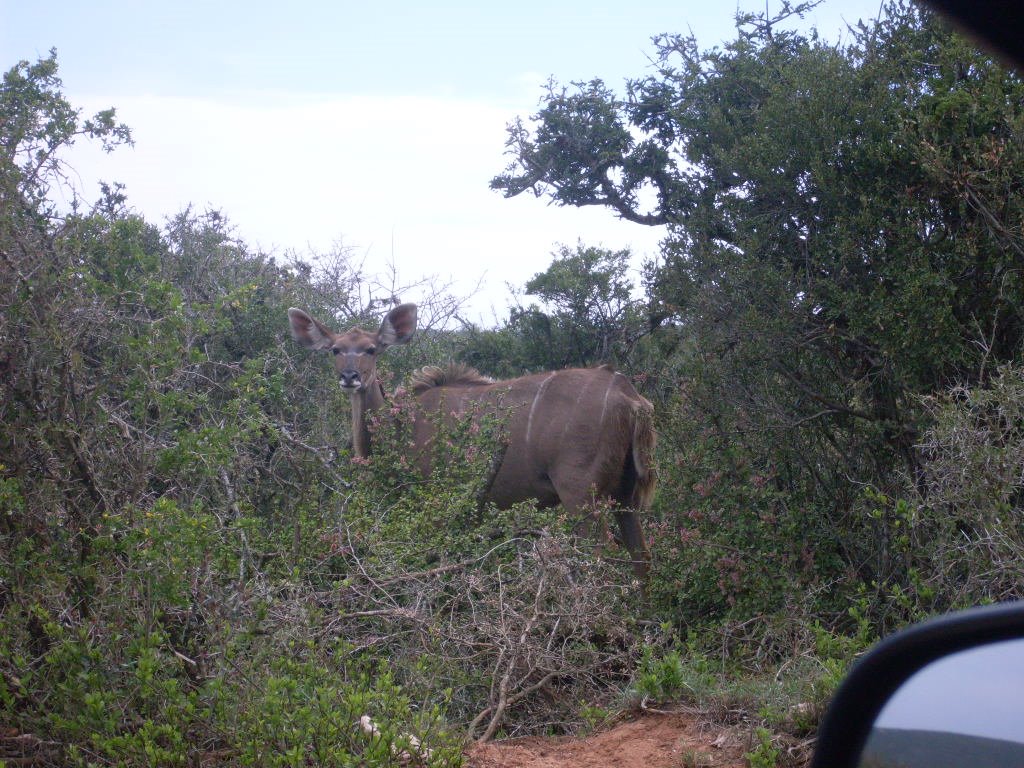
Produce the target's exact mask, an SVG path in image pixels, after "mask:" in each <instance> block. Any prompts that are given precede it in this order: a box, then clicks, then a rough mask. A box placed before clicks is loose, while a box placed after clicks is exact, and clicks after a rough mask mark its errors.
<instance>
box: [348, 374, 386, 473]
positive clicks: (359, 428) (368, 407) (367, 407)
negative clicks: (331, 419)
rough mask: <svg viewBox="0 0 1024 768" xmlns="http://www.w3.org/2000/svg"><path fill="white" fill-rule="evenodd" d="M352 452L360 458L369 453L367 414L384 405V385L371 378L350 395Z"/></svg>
mask: <svg viewBox="0 0 1024 768" xmlns="http://www.w3.org/2000/svg"><path fill="white" fill-rule="evenodd" d="M351 397H352V453H353V454H354V455H355V456H358V457H359V458H361V459H365V458H368V457H369V455H370V427H369V416H370V414H371V413H373V412H374V411H375V410H377V409H378V408H380V407H381V406H382V405H384V402H385V400H386V398H385V396H384V387H383V386H382V385H381V383H380V382H379V381H378V380H377V379H376V377H375V378H374V379H373V381H372V382H370V384H368V385H367V386H366V388H365V389H362V390H360V391H359V392H356V393H355V394H353V395H352V396H351Z"/></svg>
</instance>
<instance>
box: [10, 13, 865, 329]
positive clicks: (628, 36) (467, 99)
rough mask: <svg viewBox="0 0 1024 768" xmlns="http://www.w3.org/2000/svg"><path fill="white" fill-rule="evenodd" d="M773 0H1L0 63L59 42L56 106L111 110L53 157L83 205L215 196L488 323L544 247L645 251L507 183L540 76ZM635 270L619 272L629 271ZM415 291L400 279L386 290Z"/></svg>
mask: <svg viewBox="0 0 1024 768" xmlns="http://www.w3.org/2000/svg"><path fill="white" fill-rule="evenodd" d="M766 2H767V7H768V8H769V9H772V8H778V7H779V5H780V2H779V0H757V2H749V1H748V0H739V5H738V6H737V5H731V4H728V3H721V4H720V3H711V2H707V0H700V1H698V0H633V2H630V3H625V2H623V1H622V0H614V1H612V2H609V1H606V0H586V1H583V0H566V1H565V2H560V1H559V0H519V1H518V2H515V3H488V2H483V1H482V0H475V1H474V2H469V1H468V0H467V1H465V2H462V1H453V0H448V1H441V2H433V3H425V2H405V1H403V2H395V1H393V2H387V0H378V2H372V3H367V2H361V3H354V2H351V0H333V2H331V1H328V0H321V1H314V0H292V1H291V2H288V3H283V2H280V0H275V2H264V1H263V0H251V1H250V2H236V1H235V0H230V1H225V2H209V1H206V2H202V1H200V0H177V2H174V3H156V2H139V1H138V0H135V1H130V0H92V1H91V2H89V3H84V2H77V1H74V0H32V2H26V0H0V54H2V56H0V66H2V67H3V69H4V70H7V69H9V68H10V67H11V66H13V65H14V64H15V63H16V62H17V61H19V60H23V59H25V60H30V61H31V60H36V59H38V58H40V57H43V56H45V55H46V54H47V52H48V51H49V50H50V49H51V48H56V49H57V54H58V62H59V65H60V76H61V78H62V80H63V82H64V92H65V95H66V96H67V97H68V98H69V100H70V101H71V102H72V104H74V105H75V106H77V107H80V108H82V109H83V111H84V112H85V113H87V114H91V113H94V112H96V111H98V110H100V109H104V108H107V107H111V106H113V107H115V108H116V109H117V112H118V117H119V118H120V119H121V120H122V121H124V122H126V123H127V124H128V125H129V126H130V127H131V128H132V131H133V137H134V140H135V146H134V147H130V148H129V147H124V148H121V149H118V150H117V151H115V152H114V153H113V154H110V155H105V154H103V153H101V152H100V151H99V150H98V148H96V147H92V146H86V145H82V144H81V143H80V144H79V145H78V146H76V147H75V148H74V150H73V152H72V154H71V155H70V156H69V160H70V164H71V165H72V167H74V168H75V170H76V171H77V179H76V184H77V185H78V186H79V191H80V193H81V194H82V195H83V197H84V199H86V200H92V199H95V198H96V197H97V196H98V182H99V181H100V180H103V181H108V182H114V181H116V182H121V183H123V184H124V185H125V188H126V192H127V195H128V202H129V205H130V206H132V207H133V208H134V209H135V210H137V211H138V212H139V213H141V214H143V215H144V216H145V217H146V218H147V220H149V221H151V222H153V223H158V224H159V223H162V222H163V221H164V220H165V219H166V217H168V216H171V215H173V214H175V213H177V212H179V211H181V210H183V209H184V208H185V207H186V206H189V205H192V206H193V208H194V209H197V210H205V209H207V208H211V209H216V210H218V211H220V212H221V213H223V214H224V215H226V216H227V218H228V219H229V220H230V221H231V222H232V223H233V224H234V226H235V233H236V235H237V236H238V237H239V238H240V239H242V240H244V241H245V242H247V243H248V244H249V245H250V246H251V247H254V248H259V249H262V250H263V251H265V252H268V253H271V254H274V255H275V256H280V257H282V258H285V257H287V256H288V255H289V254H296V255H298V256H300V257H303V258H307V259H308V258H310V257H311V256H312V255H313V254H321V253H325V252H327V251H330V250H331V249H333V248H336V247H338V246H340V247H343V248H348V249H351V253H352V255H353V257H354V258H356V259H357V260H359V261H361V262H362V263H363V265H364V269H366V271H368V272H370V273H376V272H381V273H384V272H387V271H389V270H390V269H391V268H392V267H393V268H394V269H395V270H397V273H398V275H399V278H400V280H401V281H403V282H405V283H412V282H415V281H418V280H420V279H421V278H424V277H428V276H435V277H436V278H437V280H438V281H439V282H441V283H449V282H450V283H451V290H452V292H453V293H455V294H456V295H459V296H470V295H472V299H471V300H470V301H469V302H468V304H467V306H466V308H465V311H464V313H463V315H464V316H465V317H466V318H467V319H469V320H472V321H474V322H480V323H483V324H485V325H492V324H495V323H497V322H498V321H500V320H501V319H502V318H504V317H505V316H506V315H507V312H506V308H507V307H508V305H509V304H510V303H511V302H512V300H511V297H510V294H509V290H508V286H510V285H511V286H516V287H520V288H521V287H522V286H523V284H524V283H525V282H526V281H527V280H529V279H530V278H531V277H532V276H533V275H534V274H536V273H537V272H540V271H542V270H544V269H545V268H546V267H547V266H548V264H549V263H550V262H551V258H552V253H553V252H554V251H556V250H557V248H558V247H559V246H560V245H567V246H570V247H574V246H575V245H576V244H577V243H579V242H582V243H583V244H585V245H588V246H602V247H605V248H612V249H616V250H618V249H621V248H629V249H630V250H631V251H632V253H633V256H634V263H635V264H636V266H637V267H639V265H640V264H641V262H642V261H643V260H644V259H646V258H653V257H655V256H656V254H657V251H658V242H659V240H660V239H661V237H662V236H663V234H664V233H663V232H662V231H661V230H660V228H654V227H645V226H642V225H638V224H633V223H629V222H625V221H622V220H620V219H618V218H617V217H616V216H615V215H614V214H613V213H611V212H610V211H607V210H604V209H598V208H587V209H575V208H565V207H556V206H552V205H550V204H549V203H548V201H547V200H545V199H543V198H540V199H538V198H534V197H532V196H530V195H528V194H527V195H520V196H519V197H517V198H513V199H504V198H503V197H502V196H501V194H499V193H498V192H494V191H492V190H490V189H489V188H488V182H489V181H490V179H491V178H492V177H493V176H495V175H496V174H498V173H500V172H501V171H503V170H504V168H505V166H506V165H507V164H508V162H509V158H508V157H507V156H506V155H505V139H506V132H505V128H506V126H507V125H508V124H509V123H510V122H512V121H513V120H515V119H516V118H517V117H523V118H528V117H529V116H530V115H531V114H533V113H535V112H536V111H537V109H538V107H539V103H540V97H541V95H542V85H543V84H544V83H545V82H547V80H548V79H549V78H551V77H554V78H555V79H556V80H558V81H559V82H561V83H569V82H572V81H579V80H591V79H594V78H601V79H603V80H604V81H605V82H606V84H608V85H609V86H612V87H613V88H616V89H617V90H619V91H621V90H622V86H623V83H624V82H625V80H626V79H628V78H633V77H639V76H643V75H645V74H648V73H650V71H651V61H650V59H651V56H653V52H654V49H653V46H652V45H651V42H650V40H651V37H653V36H655V35H657V34H660V33H665V32H669V33H689V32H692V33H693V34H694V35H695V36H696V38H697V40H698V43H699V44H700V46H701V47H702V48H710V47H713V46H716V45H721V44H722V43H723V42H724V41H727V40H730V39H732V38H733V37H734V34H735V28H734V24H733V19H734V16H735V13H736V10H737V8H739V9H740V10H744V11H748V10H763V9H764V8H765V7H766ZM878 11H879V0H870V1H868V0H825V2H824V3H822V4H821V5H819V6H818V7H817V8H815V9H814V10H813V11H812V12H811V13H810V14H809V15H808V16H807V18H806V20H805V21H804V22H803V23H804V24H806V25H807V26H815V27H817V29H818V30H819V32H820V33H821V34H822V36H823V37H826V38H828V39H831V40H837V39H843V38H845V37H848V32H846V26H847V24H855V23H856V22H857V21H858V20H859V19H871V18H874V17H876V16H877V15H878ZM637 281H638V277H637ZM403 298H404V299H407V300H416V298H417V297H416V296H415V295H410V296H403Z"/></svg>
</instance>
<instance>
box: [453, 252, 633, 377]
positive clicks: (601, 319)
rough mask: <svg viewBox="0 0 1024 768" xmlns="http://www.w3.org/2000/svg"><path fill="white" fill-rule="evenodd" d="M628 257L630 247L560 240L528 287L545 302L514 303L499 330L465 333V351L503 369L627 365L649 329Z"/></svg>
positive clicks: (510, 372)
mask: <svg viewBox="0 0 1024 768" xmlns="http://www.w3.org/2000/svg"><path fill="white" fill-rule="evenodd" d="M629 262H630V252H629V250H628V249H624V250H619V251H612V250H608V249H606V248H600V247H593V246H585V245H583V244H582V243H579V244H577V246H576V247H575V248H569V247H568V246H561V247H560V248H558V250H557V251H556V252H555V253H554V254H553V259H552V262H551V264H550V265H549V266H548V268H547V269H546V270H544V271H543V272H539V273H537V274H536V275H534V276H533V277H532V278H531V279H530V280H529V281H528V282H527V283H526V285H525V287H524V290H523V293H524V294H525V295H526V296H535V297H537V298H538V299H539V300H540V302H541V303H540V304H539V305H538V304H535V303H531V304H529V305H527V306H525V307H524V306H522V305H517V306H516V307H514V308H512V310H511V311H510V313H509V317H508V320H506V322H505V324H504V326H503V327H502V328H500V329H498V330H495V331H480V330H478V329H474V330H472V331H470V332H469V333H468V334H465V335H464V337H463V345H462V350H461V352H460V355H461V356H462V357H463V358H464V359H466V360H470V361H472V362H473V364H474V365H477V366H479V367H480V368H481V369H483V370H486V371H488V372H491V373H493V374H495V375H500V376H515V375H519V374H521V373H522V372H523V371H525V370H540V369H558V368H565V367H568V366H588V365H597V364H599V363H613V364H615V365H619V366H623V367H626V368H628V367H629V366H630V362H631V359H632V357H633V353H634V350H635V348H636V346H637V344H638V342H639V341H640V340H641V339H642V338H643V337H644V336H645V335H646V333H647V332H648V329H649V327H648V324H647V322H646V317H645V316H644V313H643V311H642V308H641V306H640V302H639V301H638V300H637V299H635V298H634V296H633V283H632V281H630V280H629V278H628V273H629V270H630V263H629Z"/></svg>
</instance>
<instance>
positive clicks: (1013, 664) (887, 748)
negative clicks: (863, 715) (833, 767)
mask: <svg viewBox="0 0 1024 768" xmlns="http://www.w3.org/2000/svg"><path fill="white" fill-rule="evenodd" d="M896 766H899V767H900V768H925V767H926V766H927V768H968V767H970V768H990V767H991V768H994V767H995V766H1024V639H1022V640H1007V641H1005V642H999V643H992V644H990V645H982V646H979V647H977V648H972V649H970V650H967V651H961V652H959V653H954V654H952V655H950V656H946V657H944V658H942V659H939V660H938V661H936V662H934V663H932V664H929V665H928V666H926V667H924V668H923V669H921V670H920V671H919V672H918V673H917V674H915V675H914V676H913V677H911V678H910V679H909V680H907V681H906V682H905V683H904V684H903V685H902V686H900V688H899V689H897V691H896V693H895V694H893V697H892V698H891V699H889V702H888V703H887V704H886V705H885V708H884V709H883V710H882V712H881V713H880V714H879V716H878V718H877V719H876V720H875V724H874V727H873V728H872V731H871V735H870V737H869V739H868V743H867V745H866V746H865V748H864V753H863V754H862V755H861V760H860V768H895V767H896Z"/></svg>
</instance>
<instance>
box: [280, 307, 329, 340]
mask: <svg viewBox="0 0 1024 768" xmlns="http://www.w3.org/2000/svg"><path fill="white" fill-rule="evenodd" d="M288 322H289V323H290V324H291V327H292V338H293V339H295V340H296V341H297V342H299V344H301V345H302V346H304V347H309V348H310V349H330V346H331V344H333V343H334V334H333V333H331V330H330V329H329V328H328V327H327V326H326V325H323V324H322V323H320V322H318V321H317V320H314V319H313V318H312V317H310V316H309V315H307V314H306V313H305V312H303V311H302V310H301V309H296V308H295V307H292V308H291V309H289V310H288Z"/></svg>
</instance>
